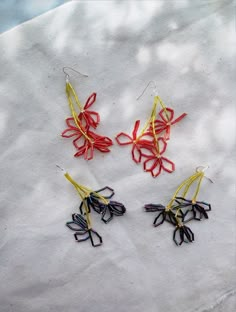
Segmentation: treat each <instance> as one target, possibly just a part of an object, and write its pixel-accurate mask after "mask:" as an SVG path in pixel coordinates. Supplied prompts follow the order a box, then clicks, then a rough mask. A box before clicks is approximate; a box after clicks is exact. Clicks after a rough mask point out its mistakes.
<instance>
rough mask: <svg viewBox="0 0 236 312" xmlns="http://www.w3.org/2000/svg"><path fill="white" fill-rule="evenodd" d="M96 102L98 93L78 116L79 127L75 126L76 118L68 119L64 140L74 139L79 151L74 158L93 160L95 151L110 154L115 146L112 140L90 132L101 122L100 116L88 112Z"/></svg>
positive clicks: (90, 98) (93, 95)
mask: <svg viewBox="0 0 236 312" xmlns="http://www.w3.org/2000/svg"><path fill="white" fill-rule="evenodd" d="M95 101H96V93H92V94H91V95H90V96H89V98H88V99H87V101H86V103H85V106H84V108H83V110H82V111H81V112H80V114H79V115H78V120H77V122H78V124H79V127H78V126H77V125H76V124H75V121H74V118H73V117H69V118H67V119H66V124H67V127H68V128H67V129H65V130H64V131H63V132H62V136H63V137H64V138H71V137H74V140H73V145H74V147H75V148H76V150H77V152H76V153H75V154H74V156H75V157H80V156H82V155H83V156H84V159H86V160H90V159H92V158H93V156H94V150H95V149H96V150H99V151H100V152H102V153H108V152H110V149H109V147H110V146H111V145H113V142H112V140H111V139H110V138H108V137H106V136H101V135H98V134H96V133H95V132H93V131H91V130H90V128H91V127H92V128H94V129H95V128H96V127H97V125H98V124H99V122H100V116H99V114H98V113H97V112H94V111H89V110H88V108H89V107H91V106H92V105H93V103H94V102H95Z"/></svg>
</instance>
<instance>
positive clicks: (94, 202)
mask: <svg viewBox="0 0 236 312" xmlns="http://www.w3.org/2000/svg"><path fill="white" fill-rule="evenodd" d="M107 190H108V191H110V194H109V195H106V196H104V195H102V196H100V195H99V193H100V192H102V191H107ZM113 195H114V190H113V189H112V188H110V187H109V186H106V187H104V188H102V189H100V190H98V191H94V192H91V193H90V195H89V196H87V197H86V198H85V199H84V201H82V202H81V204H80V207H79V209H80V213H81V214H85V213H86V211H84V204H86V205H87V207H88V209H89V212H90V211H91V209H93V210H94V211H95V212H97V213H99V214H101V215H102V218H101V220H102V221H103V222H104V223H108V222H109V221H111V220H112V219H113V216H123V214H124V213H125V212H126V208H125V206H124V205H123V204H121V203H119V202H117V201H108V199H110V198H112V197H113ZM104 199H105V201H104Z"/></svg>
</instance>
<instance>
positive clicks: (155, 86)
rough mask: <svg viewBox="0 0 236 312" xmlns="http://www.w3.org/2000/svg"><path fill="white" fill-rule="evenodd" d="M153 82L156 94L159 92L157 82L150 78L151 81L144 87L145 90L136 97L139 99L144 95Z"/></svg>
mask: <svg viewBox="0 0 236 312" xmlns="http://www.w3.org/2000/svg"><path fill="white" fill-rule="evenodd" d="M151 83H153V84H154V88H153V92H154V95H157V94H158V92H157V85H156V82H155V81H154V80H150V81H149V83H148V84H147V85H146V87H145V88H144V90H143V92H142V93H141V94H140V95H139V96H138V97H137V99H136V100H137V101H138V100H139V99H140V98H141V97H142V96H143V94H144V92H145V91H146V90H147V88H148V87H149V86H150V84H151Z"/></svg>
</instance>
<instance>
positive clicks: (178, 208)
mask: <svg viewBox="0 0 236 312" xmlns="http://www.w3.org/2000/svg"><path fill="white" fill-rule="evenodd" d="M201 168H202V169H201ZM207 168H208V167H202V166H199V167H197V169H196V172H195V173H194V174H193V175H191V176H190V177H189V178H187V179H186V180H184V181H183V182H182V183H181V184H180V185H179V186H178V188H177V190H176V192H175V193H174V195H173V196H172V198H171V200H170V201H169V203H168V204H167V205H166V206H163V205H161V204H147V205H145V206H144V208H145V210H146V211H147V212H158V215H157V216H156V218H155V219H154V222H153V225H154V226H155V227H157V226H160V225H161V224H163V223H164V221H167V222H168V223H170V224H172V225H173V226H175V230H174V232H173V240H174V242H175V244H176V245H177V246H178V245H182V243H183V242H185V243H188V242H193V241H194V233H193V232H192V230H191V229H190V228H189V227H188V226H186V225H185V224H186V223H188V222H190V221H192V220H197V221H200V220H202V219H208V212H209V211H211V205H210V204H208V203H206V202H205V201H197V197H198V194H199V191H200V187H201V183H202V180H203V178H204V177H205V170H206V169H207ZM207 179H208V180H210V182H212V180H211V179H209V178H207ZM193 183H197V185H196V188H195V191H194V194H193V196H192V198H191V199H187V198H186V196H187V194H188V193H189V189H190V187H191V186H192V185H193ZM212 183H213V182H212ZM181 191H183V193H182V195H181V196H180V195H179V194H180V192H181Z"/></svg>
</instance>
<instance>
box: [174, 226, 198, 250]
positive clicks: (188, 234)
mask: <svg viewBox="0 0 236 312" xmlns="http://www.w3.org/2000/svg"><path fill="white" fill-rule="evenodd" d="M177 234H179V237H178V238H177V237H176V235H177ZM173 240H174V242H175V244H176V245H177V246H180V245H182V243H183V242H184V243H188V242H190V243H192V242H193V241H194V234H193V232H192V231H191V229H190V228H189V227H187V226H186V225H182V224H181V225H177V226H176V228H175V230H174V233H173Z"/></svg>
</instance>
